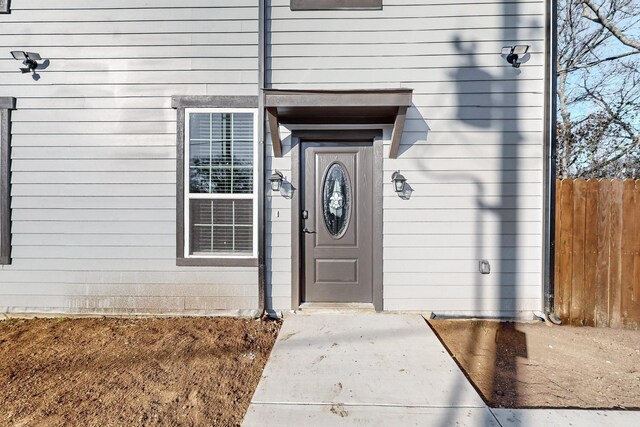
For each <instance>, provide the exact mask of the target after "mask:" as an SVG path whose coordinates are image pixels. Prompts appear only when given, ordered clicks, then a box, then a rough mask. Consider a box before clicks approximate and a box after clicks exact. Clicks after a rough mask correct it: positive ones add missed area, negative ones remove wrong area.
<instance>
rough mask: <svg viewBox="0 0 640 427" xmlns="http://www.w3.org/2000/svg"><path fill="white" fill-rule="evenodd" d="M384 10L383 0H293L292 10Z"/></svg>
mask: <svg viewBox="0 0 640 427" xmlns="http://www.w3.org/2000/svg"><path fill="white" fill-rule="evenodd" d="M335 9H382V0H291V10H335Z"/></svg>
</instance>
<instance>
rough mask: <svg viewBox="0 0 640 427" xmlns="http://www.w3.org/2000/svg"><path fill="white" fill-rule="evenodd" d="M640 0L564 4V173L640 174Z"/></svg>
mask: <svg viewBox="0 0 640 427" xmlns="http://www.w3.org/2000/svg"><path fill="white" fill-rule="evenodd" d="M639 13H640V0H599V1H594V0H560V2H559V4H558V19H559V22H558V30H559V31H558V64H557V66H558V106H559V111H558V174H559V176H560V177H568V176H572V177H586V178H589V177H605V176H611V177H639V176H640V140H639V138H640V117H639V115H638V110H639V108H640V84H639V83H640V71H639V68H640V56H639V55H638V54H640V40H638V38H637V36H638V35H640V28H639V23H640V15H639Z"/></svg>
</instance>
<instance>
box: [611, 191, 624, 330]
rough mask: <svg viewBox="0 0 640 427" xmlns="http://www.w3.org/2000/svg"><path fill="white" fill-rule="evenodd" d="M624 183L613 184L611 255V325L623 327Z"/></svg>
mask: <svg viewBox="0 0 640 427" xmlns="http://www.w3.org/2000/svg"><path fill="white" fill-rule="evenodd" d="M623 191H624V183H623V182H622V181H619V180H614V181H612V182H611V228H610V248H609V251H610V255H609V270H610V271H609V325H610V326H612V327H616V328H619V327H621V326H622V312H621V308H622V307H621V295H622V292H621V286H622V259H621V256H620V255H621V251H622V212H623V211H622V193H623Z"/></svg>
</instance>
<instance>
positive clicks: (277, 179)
mask: <svg viewBox="0 0 640 427" xmlns="http://www.w3.org/2000/svg"><path fill="white" fill-rule="evenodd" d="M282 181H284V176H283V175H282V172H280V171H279V170H277V169H276V171H275V172H274V173H272V174H271V176H270V177H269V182H270V183H271V191H273V192H274V193H275V192H278V191H280V187H281V186H282Z"/></svg>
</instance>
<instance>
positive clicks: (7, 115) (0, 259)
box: [0, 98, 16, 264]
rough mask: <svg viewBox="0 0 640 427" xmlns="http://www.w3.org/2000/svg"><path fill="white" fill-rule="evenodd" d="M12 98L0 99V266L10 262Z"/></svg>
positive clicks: (13, 103) (14, 101)
mask: <svg viewBox="0 0 640 427" xmlns="http://www.w3.org/2000/svg"><path fill="white" fill-rule="evenodd" d="M15 105H16V100H15V99H14V98H0V264H9V263H10V262H11V203H10V200H9V197H10V178H11V171H10V168H11V167H10V163H9V158H10V157H9V156H10V154H9V153H10V151H9V140H10V138H11V110H13V109H14V108H15Z"/></svg>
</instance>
